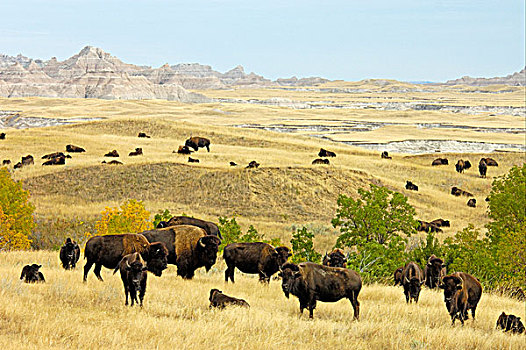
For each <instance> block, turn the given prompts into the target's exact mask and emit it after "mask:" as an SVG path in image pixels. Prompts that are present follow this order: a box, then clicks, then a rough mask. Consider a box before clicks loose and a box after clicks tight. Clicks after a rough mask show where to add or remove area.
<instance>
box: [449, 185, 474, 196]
mask: <svg viewBox="0 0 526 350" xmlns="http://www.w3.org/2000/svg"><path fill="white" fill-rule="evenodd" d="M451 194H452V195H453V196H457V197H458V196H461V195H462V196H466V197H473V194H472V193H469V192H468V191H464V190H462V189H460V188H458V187H455V186H453V187H451Z"/></svg>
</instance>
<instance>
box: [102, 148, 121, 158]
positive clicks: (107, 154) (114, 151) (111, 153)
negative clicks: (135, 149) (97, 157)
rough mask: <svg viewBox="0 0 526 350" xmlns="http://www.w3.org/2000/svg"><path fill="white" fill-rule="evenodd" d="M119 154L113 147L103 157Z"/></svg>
mask: <svg viewBox="0 0 526 350" xmlns="http://www.w3.org/2000/svg"><path fill="white" fill-rule="evenodd" d="M118 156H119V152H117V150H116V149H114V150H113V151H111V152H108V153H106V154H105V155H104V157H118Z"/></svg>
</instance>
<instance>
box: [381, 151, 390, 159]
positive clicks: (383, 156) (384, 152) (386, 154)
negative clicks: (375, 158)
mask: <svg viewBox="0 0 526 350" xmlns="http://www.w3.org/2000/svg"><path fill="white" fill-rule="evenodd" d="M380 157H381V158H382V159H393V157H391V156H390V155H389V152H387V151H383V152H382V154H381V156H380Z"/></svg>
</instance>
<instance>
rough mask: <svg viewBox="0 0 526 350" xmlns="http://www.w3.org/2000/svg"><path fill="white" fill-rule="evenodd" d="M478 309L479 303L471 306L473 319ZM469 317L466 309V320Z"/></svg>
mask: <svg viewBox="0 0 526 350" xmlns="http://www.w3.org/2000/svg"><path fill="white" fill-rule="evenodd" d="M476 309H477V305H475V306H473V307H472V308H471V316H472V317H473V321H475V310H476ZM467 319H468V311H467V310H466V320H467Z"/></svg>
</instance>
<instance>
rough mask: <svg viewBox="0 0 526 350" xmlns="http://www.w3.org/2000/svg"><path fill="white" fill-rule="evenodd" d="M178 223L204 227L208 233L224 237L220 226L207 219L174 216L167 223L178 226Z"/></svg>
mask: <svg viewBox="0 0 526 350" xmlns="http://www.w3.org/2000/svg"><path fill="white" fill-rule="evenodd" d="M177 225H192V226H197V227H200V228H202V229H203V230H205V231H206V234H207V235H212V236H216V237H219V238H220V239H223V237H222V236H221V232H219V227H217V225H216V224H214V223H213V222H211V221H205V220H201V219H196V218H191V217H188V216H174V217H172V218H171V219H170V220H168V222H167V223H166V226H164V227H168V226H177Z"/></svg>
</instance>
